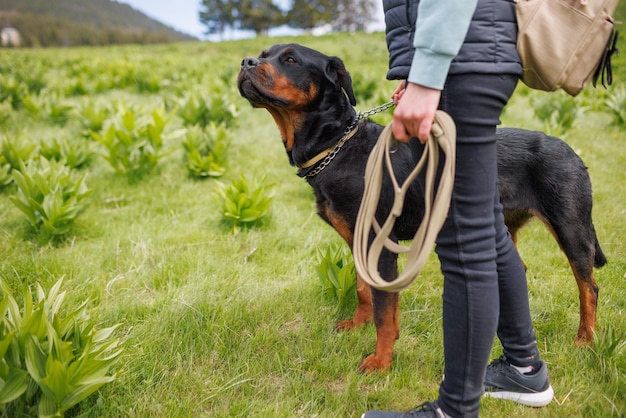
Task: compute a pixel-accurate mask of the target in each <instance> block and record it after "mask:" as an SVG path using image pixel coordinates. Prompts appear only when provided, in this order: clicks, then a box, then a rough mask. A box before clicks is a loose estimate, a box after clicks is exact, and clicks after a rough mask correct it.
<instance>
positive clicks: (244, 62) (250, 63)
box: [241, 57, 259, 70]
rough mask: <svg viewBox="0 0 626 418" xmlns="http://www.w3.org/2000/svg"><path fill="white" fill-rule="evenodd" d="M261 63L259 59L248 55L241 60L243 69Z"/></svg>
mask: <svg viewBox="0 0 626 418" xmlns="http://www.w3.org/2000/svg"><path fill="white" fill-rule="evenodd" d="M257 65H259V60H258V59H256V58H254V57H246V58H244V59H243V60H242V61H241V69H242V70H246V69H248V68H253V67H256V66H257Z"/></svg>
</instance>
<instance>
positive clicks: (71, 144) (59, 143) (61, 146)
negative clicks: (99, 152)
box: [39, 138, 93, 168]
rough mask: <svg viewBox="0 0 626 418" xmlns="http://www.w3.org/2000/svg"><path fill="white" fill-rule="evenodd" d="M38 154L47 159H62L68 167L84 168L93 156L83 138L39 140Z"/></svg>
mask: <svg viewBox="0 0 626 418" xmlns="http://www.w3.org/2000/svg"><path fill="white" fill-rule="evenodd" d="M39 155H41V156H42V157H44V158H45V159H47V160H55V161H63V163H64V164H65V165H66V166H68V167H70V168H84V167H86V166H88V165H89V163H91V160H92V157H93V153H92V152H91V150H90V149H89V144H88V143H87V142H86V141H85V139H84V138H79V139H74V138H66V139H65V140H59V139H58V138H54V139H51V140H47V141H41V144H40V145H39Z"/></svg>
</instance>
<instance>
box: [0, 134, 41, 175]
mask: <svg viewBox="0 0 626 418" xmlns="http://www.w3.org/2000/svg"><path fill="white" fill-rule="evenodd" d="M36 149H37V145H35V144H33V143H30V142H29V141H27V140H24V139H23V138H19V137H12V138H7V137H4V138H2V141H1V142H0V154H2V158H4V161H5V162H6V163H7V164H9V165H10V166H11V169H13V170H17V169H19V168H20V164H22V162H24V161H28V160H29V159H30V158H31V156H32V155H33V153H34V152H35V150H36Z"/></svg>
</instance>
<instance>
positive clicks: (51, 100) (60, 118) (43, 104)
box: [22, 93, 74, 126]
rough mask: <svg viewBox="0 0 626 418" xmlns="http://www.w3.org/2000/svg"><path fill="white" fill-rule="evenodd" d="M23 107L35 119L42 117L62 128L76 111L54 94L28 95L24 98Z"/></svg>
mask: <svg viewBox="0 0 626 418" xmlns="http://www.w3.org/2000/svg"><path fill="white" fill-rule="evenodd" d="M22 105H23V106H24V108H25V109H26V110H28V111H29V112H30V113H31V114H32V115H33V116H34V117H40V118H42V119H44V120H47V121H49V122H51V123H53V124H55V125H61V126H63V125H65V124H66V123H67V121H68V120H69V118H70V114H71V112H72V110H73V109H74V108H73V107H72V106H71V105H69V104H68V103H66V102H65V101H64V100H63V99H62V98H61V97H60V96H59V95H57V94H54V93H51V94H45V95H43V94H42V95H39V96H34V95H27V96H25V97H24V98H22Z"/></svg>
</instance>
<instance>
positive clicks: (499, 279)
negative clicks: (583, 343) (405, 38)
mask: <svg viewBox="0 0 626 418" xmlns="http://www.w3.org/2000/svg"><path fill="white" fill-rule="evenodd" d="M516 84H517V76H512V75H507V76H501V75H493V74H463V75H449V76H448V79H447V81H446V85H445V87H444V90H443V92H442V97H441V103H440V108H441V109H443V110H445V111H446V112H448V113H449V114H450V116H452V118H453V119H454V121H455V123H456V126H457V161H456V177H455V183H454V191H453V194H452V201H451V205H450V211H449V213H448V218H447V220H446V222H445V224H444V226H443V229H442V230H441V232H440V233H439V236H438V238H437V246H436V252H437V255H438V256H439V260H440V262H441V270H442V272H443V275H444V291H443V331H444V334H443V335H444V355H445V371H444V380H443V381H442V383H441V386H440V390H439V403H440V405H441V407H442V409H443V410H444V411H445V412H446V413H448V414H449V415H452V416H455V417H457V416H458V417H461V416H468V417H474V416H478V411H479V406H480V397H481V395H482V393H483V380H484V376H485V370H486V366H487V363H488V361H489V355H490V352H491V348H492V345H493V342H494V338H495V335H496V332H497V335H498V337H499V339H500V341H501V343H502V345H503V347H504V351H505V354H506V356H507V358H508V359H509V361H511V362H512V363H513V364H516V365H519V366H524V365H528V364H531V363H534V362H536V361H539V353H538V351H537V343H536V337H535V333H534V331H533V327H532V322H531V318H530V312H529V307H528V291H527V284H526V273H525V270H524V266H523V264H522V261H521V259H520V257H519V255H518V253H517V251H516V249H515V247H514V246H513V242H512V240H511V236H510V234H509V233H508V230H507V228H506V226H505V225H504V218H503V215H502V206H501V204H500V200H499V196H498V187H497V182H498V175H497V174H498V173H497V161H496V138H495V130H496V125H498V124H499V123H500V120H499V118H500V114H501V112H502V109H503V108H504V105H505V104H506V103H507V101H508V99H509V97H510V95H511V94H512V93H513V90H514V89H515V85H516Z"/></svg>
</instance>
